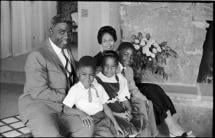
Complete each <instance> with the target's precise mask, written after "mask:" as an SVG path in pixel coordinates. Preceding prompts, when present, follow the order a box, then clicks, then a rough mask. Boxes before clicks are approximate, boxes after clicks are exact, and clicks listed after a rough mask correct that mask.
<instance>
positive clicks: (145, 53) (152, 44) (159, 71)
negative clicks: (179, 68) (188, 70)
mask: <svg viewBox="0 0 215 138" xmlns="http://www.w3.org/2000/svg"><path fill="white" fill-rule="evenodd" d="M131 43H132V44H133V46H134V48H135V50H136V53H135V55H134V59H133V60H134V62H133V65H132V66H133V69H134V73H135V79H136V81H142V80H144V81H147V80H146V79H149V81H154V80H158V79H160V80H167V79H168V74H167V73H166V72H165V70H164V66H165V65H166V64H167V62H166V59H167V58H168V57H174V58H176V57H177V53H176V52H175V51H174V50H173V49H171V48H170V47H169V46H168V45H167V42H162V43H160V44H159V43H157V42H156V41H155V40H153V39H152V38H151V36H150V34H149V33H144V34H143V33H141V32H138V34H137V35H132V37H131ZM144 75H145V76H144ZM150 77H151V78H150Z"/></svg>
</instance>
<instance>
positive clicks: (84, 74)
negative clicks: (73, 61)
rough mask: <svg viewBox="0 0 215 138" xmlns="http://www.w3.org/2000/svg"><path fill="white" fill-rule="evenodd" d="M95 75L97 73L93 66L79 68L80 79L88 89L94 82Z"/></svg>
mask: <svg viewBox="0 0 215 138" xmlns="http://www.w3.org/2000/svg"><path fill="white" fill-rule="evenodd" d="M94 77H95V73H94V70H93V68H92V67H81V68H80V69H79V81H80V82H81V83H82V84H83V85H84V87H85V88H86V89H87V88H89V87H90V85H91V84H92V82H93V80H94Z"/></svg>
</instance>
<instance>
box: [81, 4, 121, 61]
mask: <svg viewBox="0 0 215 138" xmlns="http://www.w3.org/2000/svg"><path fill="white" fill-rule="evenodd" d="M78 17H79V21H78V22H79V24H78V59H79V58H80V57H82V56H84V55H90V56H94V55H95V54H97V53H98V52H99V51H100V48H99V44H98V41H97V33H98V30H99V29H100V27H102V26H104V25H111V26H113V27H114V28H116V31H117V35H118V38H119V39H118V40H120V18H119V3H118V2H78Z"/></svg>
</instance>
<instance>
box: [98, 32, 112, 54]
mask: <svg viewBox="0 0 215 138" xmlns="http://www.w3.org/2000/svg"><path fill="white" fill-rule="evenodd" d="M114 43H115V41H114V39H113V36H112V35H110V34H109V33H105V34H103V36H102V44H101V46H102V50H103V51H105V50H114Z"/></svg>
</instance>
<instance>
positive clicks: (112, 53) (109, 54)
mask: <svg viewBox="0 0 215 138" xmlns="http://www.w3.org/2000/svg"><path fill="white" fill-rule="evenodd" d="M107 58H113V59H114V62H115V64H116V65H118V63H119V56H118V54H117V52H115V51H113V50H107V51H104V53H103V57H102V63H101V65H102V67H103V66H104V65H105V62H106V60H107Z"/></svg>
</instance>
